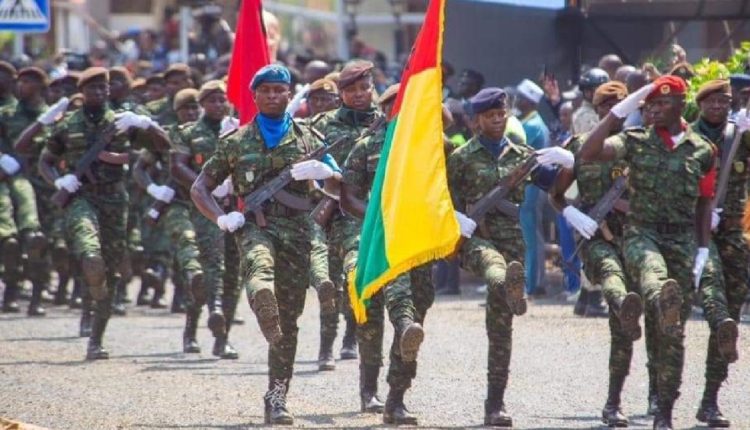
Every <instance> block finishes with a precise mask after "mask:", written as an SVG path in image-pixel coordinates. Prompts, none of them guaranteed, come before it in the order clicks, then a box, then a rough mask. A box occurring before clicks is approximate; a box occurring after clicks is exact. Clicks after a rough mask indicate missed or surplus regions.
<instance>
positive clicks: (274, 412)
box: [263, 379, 294, 426]
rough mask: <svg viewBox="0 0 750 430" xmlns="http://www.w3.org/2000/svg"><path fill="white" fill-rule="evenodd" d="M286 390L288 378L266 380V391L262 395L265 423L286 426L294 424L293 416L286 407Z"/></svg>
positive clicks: (287, 389)
mask: <svg viewBox="0 0 750 430" xmlns="http://www.w3.org/2000/svg"><path fill="white" fill-rule="evenodd" d="M288 391H289V380H288V379H272V380H270V381H269V382H268V392H266V395H265V396H263V402H264V403H265V414H264V415H265V422H266V424H281V425H288V426H289V425H292V424H294V416H292V414H291V413H289V410H288V409H287V408H286V393H287V392H288Z"/></svg>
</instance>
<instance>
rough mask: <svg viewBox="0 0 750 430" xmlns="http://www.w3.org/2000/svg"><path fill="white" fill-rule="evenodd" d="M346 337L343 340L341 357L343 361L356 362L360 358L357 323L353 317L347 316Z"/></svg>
mask: <svg viewBox="0 0 750 430" xmlns="http://www.w3.org/2000/svg"><path fill="white" fill-rule="evenodd" d="M345 320H346V328H345V329H344V337H343V339H341V352H340V353H339V356H340V357H341V359H342V360H356V359H357V358H358V357H359V354H358V353H357V323H356V322H355V321H354V318H353V317H349V316H347V317H346V318H345Z"/></svg>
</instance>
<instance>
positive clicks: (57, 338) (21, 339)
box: [3, 336, 87, 342]
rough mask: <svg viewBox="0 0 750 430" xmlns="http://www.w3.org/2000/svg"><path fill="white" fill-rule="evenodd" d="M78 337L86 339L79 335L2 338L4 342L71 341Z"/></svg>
mask: <svg viewBox="0 0 750 430" xmlns="http://www.w3.org/2000/svg"><path fill="white" fill-rule="evenodd" d="M78 339H84V340H85V339H87V338H85V337H80V336H50V337H15V338H11V339H3V340H4V341H5V342H54V341H72V340H78Z"/></svg>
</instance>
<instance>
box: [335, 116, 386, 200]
mask: <svg viewBox="0 0 750 430" xmlns="http://www.w3.org/2000/svg"><path fill="white" fill-rule="evenodd" d="M386 131H387V129H386V126H385V124H384V125H383V126H381V127H378V129H377V130H376V131H375V132H374V133H373V134H372V135H370V136H367V137H365V138H364V139H362V140H360V141H358V142H357V143H356V144H355V145H354V148H352V150H351V152H350V153H349V156H348V157H346V161H344V172H343V181H344V183H346V184H348V185H353V186H355V187H356V188H357V190H358V191H359V195H356V196H355V197H357V198H358V199H360V200H363V201H366V200H367V199H368V193H369V192H370V188H371V187H372V183H373V181H374V179H375V170H376V169H377V168H378V162H379V161H380V151H381V150H382V149H383V144H384V143H385V134H386Z"/></svg>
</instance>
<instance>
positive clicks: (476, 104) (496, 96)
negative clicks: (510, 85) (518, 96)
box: [469, 87, 506, 115]
mask: <svg viewBox="0 0 750 430" xmlns="http://www.w3.org/2000/svg"><path fill="white" fill-rule="evenodd" d="M505 98H506V94H505V91H503V90H502V89H500V88H494V87H490V88H484V89H482V90H481V91H479V92H478V93H477V94H476V95H475V96H474V97H472V98H471V100H469V102H470V103H471V111H472V113H473V114H474V115H479V114H480V113H482V112H485V111H488V110H490V109H496V108H501V107H504V106H505Z"/></svg>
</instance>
